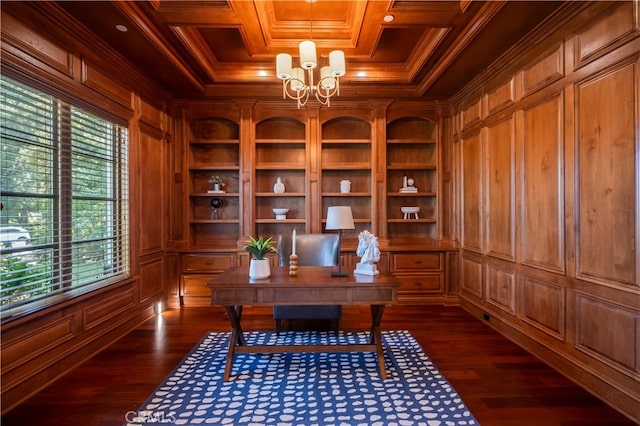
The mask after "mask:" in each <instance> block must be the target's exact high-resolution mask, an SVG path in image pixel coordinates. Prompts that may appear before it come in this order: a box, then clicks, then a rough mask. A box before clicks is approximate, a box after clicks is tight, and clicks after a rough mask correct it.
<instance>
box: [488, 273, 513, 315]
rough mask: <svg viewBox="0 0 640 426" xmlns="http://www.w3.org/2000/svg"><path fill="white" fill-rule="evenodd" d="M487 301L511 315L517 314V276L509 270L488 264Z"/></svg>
mask: <svg viewBox="0 0 640 426" xmlns="http://www.w3.org/2000/svg"><path fill="white" fill-rule="evenodd" d="M486 271H487V279H486V280H485V283H486V284H485V285H486V288H487V290H486V299H487V302H489V303H490V304H492V305H494V306H496V307H498V308H500V309H502V310H503V311H505V312H508V313H509V314H512V315H515V313H516V274H515V271H513V270H510V269H508V268H503V267H499V266H498V265H494V264H491V263H488V264H487V266H486Z"/></svg>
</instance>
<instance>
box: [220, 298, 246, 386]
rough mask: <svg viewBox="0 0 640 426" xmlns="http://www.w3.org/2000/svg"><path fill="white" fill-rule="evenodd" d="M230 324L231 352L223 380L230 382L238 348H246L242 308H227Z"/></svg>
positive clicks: (228, 352) (229, 352) (228, 355)
mask: <svg viewBox="0 0 640 426" xmlns="http://www.w3.org/2000/svg"><path fill="white" fill-rule="evenodd" d="M224 309H225V311H227V316H228V317H229V322H230V323H231V338H230V339H229V350H228V351H227V362H226V364H225V366H224V375H223V377H222V380H224V381H225V382H228V381H229V378H230V377H231V368H232V367H233V357H234V356H235V352H236V346H245V345H246V343H245V341H244V334H243V333H242V326H241V325H240V319H241V318H242V306H225V307H224Z"/></svg>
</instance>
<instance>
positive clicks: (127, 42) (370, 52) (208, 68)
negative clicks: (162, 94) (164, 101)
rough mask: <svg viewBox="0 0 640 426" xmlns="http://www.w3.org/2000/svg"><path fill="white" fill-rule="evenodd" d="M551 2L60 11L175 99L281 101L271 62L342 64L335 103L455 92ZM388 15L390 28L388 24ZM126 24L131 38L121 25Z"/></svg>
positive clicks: (109, 4)
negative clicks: (302, 48) (303, 58)
mask: <svg viewBox="0 0 640 426" xmlns="http://www.w3.org/2000/svg"><path fill="white" fill-rule="evenodd" d="M562 3H563V2H555V1H471V0H461V1H407V0H398V1H393V0H317V1H314V2H311V3H310V2H307V1H305V0H207V1H204V0H203V1H182V0H180V1H178V0H152V1H135V2H133V1H94V2H91V1H64V2H58V3H57V6H58V7H60V8H61V9H62V10H64V12H65V13H68V14H70V15H71V16H72V17H73V18H74V19H75V20H77V21H79V22H80V23H81V24H82V25H84V26H86V27H87V29H89V30H90V31H92V32H94V33H95V34H96V35H97V36H98V37H100V38H101V39H103V40H104V41H105V42H106V43H108V44H109V45H111V46H112V47H113V48H115V49H116V50H117V51H118V52H120V53H121V55H122V56H123V57H124V58H126V60H127V61H129V62H131V63H132V64H133V65H135V66H136V67H137V68H139V69H140V70H141V71H142V72H143V73H144V74H146V75H148V76H149V77H151V78H152V79H154V80H155V81H156V82H158V84H160V85H161V86H162V87H164V88H165V89H166V90H167V91H168V92H170V93H171V94H172V95H174V96H175V97H188V98H194V97H201V96H216V97H217V96H222V97H235V98H238V97H243V96H246V97H253V98H262V97H272V98H278V97H280V96H282V86H281V83H280V80H278V79H277V78H276V77H275V55H276V54H277V53H280V52H286V53H289V54H291V55H292V56H293V57H294V64H295V63H296V62H297V56H298V53H297V46H298V43H299V42H300V41H302V40H305V39H309V38H312V39H313V40H314V41H315V42H316V44H317V50H318V56H319V62H320V65H323V63H324V62H325V61H326V60H327V55H328V53H329V51H331V50H333V49H341V50H343V51H344V52H345V55H346V64H347V75H346V76H344V77H343V78H342V79H341V96H342V97H346V98H349V97H358V98H379V97H388V98H414V97H419V98H422V99H429V100H438V99H447V98H449V97H450V96H452V95H453V94H455V93H456V92H457V91H458V90H460V88H461V87H463V86H464V85H465V84H466V83H468V82H469V81H470V79H471V78H472V77H473V76H474V75H477V74H478V73H479V72H481V71H482V70H483V69H484V68H485V67H486V66H487V65H488V64H489V63H490V62H491V61H493V60H494V59H495V58H497V57H498V56H499V55H500V54H502V53H503V52H505V51H506V50H507V49H508V48H509V47H511V46H512V45H513V43H514V42H515V41H517V40H518V39H520V38H521V37H522V36H524V35H525V34H527V33H528V32H529V31H531V30H532V29H533V28H534V27H535V26H536V25H538V24H539V23H540V22H542V21H543V20H544V19H545V18H546V17H548V16H549V15H550V14H552V13H553V12H554V11H555V10H557V8H558V7H559V6H560V5H561V4H562ZM385 16H392V17H393V20H392V21H390V22H386V21H385V19H384V18H385ZM118 25H123V26H125V27H126V28H127V31H126V32H122V31H119V30H118V29H117V28H116V26H118Z"/></svg>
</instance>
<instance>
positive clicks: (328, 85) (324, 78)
mask: <svg viewBox="0 0 640 426" xmlns="http://www.w3.org/2000/svg"><path fill="white" fill-rule="evenodd" d="M320 85H321V86H322V87H324V88H325V89H329V90H331V89H333V88H334V87H336V79H335V78H334V77H333V76H332V75H331V68H330V67H322V68H320Z"/></svg>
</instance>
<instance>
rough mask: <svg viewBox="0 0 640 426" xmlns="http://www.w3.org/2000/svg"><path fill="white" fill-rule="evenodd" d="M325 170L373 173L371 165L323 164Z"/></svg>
mask: <svg viewBox="0 0 640 426" xmlns="http://www.w3.org/2000/svg"><path fill="white" fill-rule="evenodd" d="M322 169H323V170H369V171H371V163H335V164H323V165H322Z"/></svg>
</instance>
